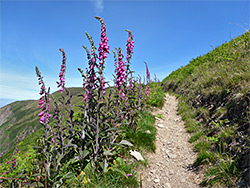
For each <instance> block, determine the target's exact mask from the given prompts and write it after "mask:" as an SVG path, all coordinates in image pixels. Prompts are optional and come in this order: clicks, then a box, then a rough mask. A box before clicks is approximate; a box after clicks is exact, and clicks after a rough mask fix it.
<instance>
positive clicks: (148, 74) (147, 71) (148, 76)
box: [144, 62, 150, 82]
mask: <svg viewBox="0 0 250 188" xmlns="http://www.w3.org/2000/svg"><path fill="white" fill-rule="evenodd" d="M144 63H145V64H146V73H147V80H148V82H149V81H150V73H149V70H148V65H147V63H146V62H144Z"/></svg>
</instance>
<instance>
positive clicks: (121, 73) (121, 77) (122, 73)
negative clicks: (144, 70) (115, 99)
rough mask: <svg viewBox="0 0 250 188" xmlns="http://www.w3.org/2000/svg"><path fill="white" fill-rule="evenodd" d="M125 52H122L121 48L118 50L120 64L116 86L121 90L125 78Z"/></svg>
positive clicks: (117, 70)
mask: <svg viewBox="0 0 250 188" xmlns="http://www.w3.org/2000/svg"><path fill="white" fill-rule="evenodd" d="M122 59H123V54H122V52H121V49H119V51H118V66H117V67H116V70H115V72H116V87H117V88H118V90H120V87H121V85H122V83H123V82H124V79H125V72H126V69H125V63H124V62H123V60H122Z"/></svg>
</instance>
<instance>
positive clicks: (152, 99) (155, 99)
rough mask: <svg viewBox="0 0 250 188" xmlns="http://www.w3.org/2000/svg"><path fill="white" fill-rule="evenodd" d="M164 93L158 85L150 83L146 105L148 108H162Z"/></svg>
mask: <svg viewBox="0 0 250 188" xmlns="http://www.w3.org/2000/svg"><path fill="white" fill-rule="evenodd" d="M164 98H165V93H164V90H163V88H162V87H161V85H160V83H157V82H152V83H151V84H150V92H149V95H148V99H147V104H148V105H150V106H154V107H158V108H162V107H163V105H164V102H165V100H164Z"/></svg>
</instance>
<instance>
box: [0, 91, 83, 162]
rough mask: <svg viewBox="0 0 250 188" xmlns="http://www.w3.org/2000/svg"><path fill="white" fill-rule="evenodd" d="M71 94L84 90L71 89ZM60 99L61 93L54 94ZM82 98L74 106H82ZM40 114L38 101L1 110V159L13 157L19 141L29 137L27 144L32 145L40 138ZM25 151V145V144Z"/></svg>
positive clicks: (75, 101) (25, 102) (24, 102)
mask: <svg viewBox="0 0 250 188" xmlns="http://www.w3.org/2000/svg"><path fill="white" fill-rule="evenodd" d="M69 90H70V93H71V94H72V95H74V96H77V95H78V94H80V93H81V92H82V88H69ZM52 95H53V97H54V98H55V99H58V98H59V96H60V92H59V91H57V92H55V93H53V94H52ZM81 100H82V98H81V97H73V99H72V103H73V104H80V103H81ZM39 112H40V109H39V105H38V100H27V101H17V102H14V103H11V104H9V105H7V106H5V107H3V108H1V109H0V113H1V114H2V116H1V117H0V122H1V123H0V158H1V157H2V158H5V157H8V156H10V155H11V153H12V150H13V149H14V146H15V144H16V142H17V139H18V138H17V137H19V140H23V139H24V138H25V137H27V136H29V135H30V136H29V137H28V139H26V140H25V142H27V143H29V141H30V143H32V141H34V140H35V138H38V137H39V134H38V133H36V131H37V130H39V129H40V128H41V125H40V123H39V117H38V115H37V114H38V113H39ZM23 147H24V148H23V149H24V150H25V144H23Z"/></svg>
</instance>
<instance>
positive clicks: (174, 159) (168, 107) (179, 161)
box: [138, 94, 202, 188]
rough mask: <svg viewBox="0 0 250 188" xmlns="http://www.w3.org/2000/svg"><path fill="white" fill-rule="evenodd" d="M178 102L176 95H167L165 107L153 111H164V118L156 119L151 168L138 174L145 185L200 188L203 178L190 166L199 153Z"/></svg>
mask: <svg viewBox="0 0 250 188" xmlns="http://www.w3.org/2000/svg"><path fill="white" fill-rule="evenodd" d="M177 104H178V101H177V99H176V98H175V97H174V96H170V95H169V94H166V97H165V104H164V107H163V108H162V109H158V110H156V111H155V112H153V114H154V115H156V114H163V116H164V119H159V118H157V120H156V127H157V130H158V131H157V132H158V133H157V138H156V151H155V153H149V154H147V159H148V163H149V164H148V167H147V168H145V169H143V170H140V172H139V173H138V174H139V175H141V180H142V187H143V188H148V187H150V188H151V187H152V188H153V187H155V188H163V187H164V188H197V187H199V184H200V183H201V181H202V175H201V173H200V172H196V171H194V170H193V169H192V168H191V166H192V164H193V162H194V160H195V159H196V157H197V154H196V153H194V152H193V149H192V148H193V147H192V145H191V144H190V143H189V142H188V139H189V138H190V134H189V133H187V132H186V129H185V127H184V122H183V121H182V120H181V117H180V116H179V115H177Z"/></svg>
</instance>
